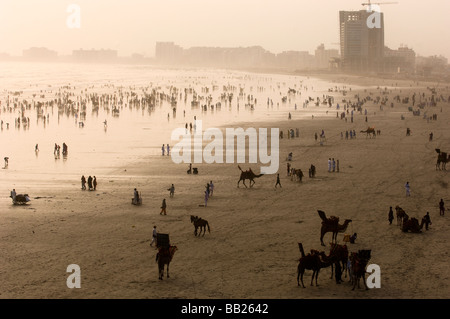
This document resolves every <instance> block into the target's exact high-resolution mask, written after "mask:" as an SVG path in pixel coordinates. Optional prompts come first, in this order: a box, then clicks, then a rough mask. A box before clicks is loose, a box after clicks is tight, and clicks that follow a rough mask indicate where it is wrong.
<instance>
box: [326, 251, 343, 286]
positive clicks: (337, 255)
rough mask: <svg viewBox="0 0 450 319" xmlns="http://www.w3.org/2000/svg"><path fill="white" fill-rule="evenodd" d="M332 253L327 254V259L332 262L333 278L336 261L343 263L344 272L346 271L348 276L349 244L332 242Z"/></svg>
mask: <svg viewBox="0 0 450 319" xmlns="http://www.w3.org/2000/svg"><path fill="white" fill-rule="evenodd" d="M330 245H331V248H330V253H329V255H328V256H326V260H328V261H329V262H330V263H331V278H333V272H334V268H333V264H334V263H335V262H340V263H342V273H344V271H345V278H347V261H348V248H347V245H338V244H334V243H330Z"/></svg>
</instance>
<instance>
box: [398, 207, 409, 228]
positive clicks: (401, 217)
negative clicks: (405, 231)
mask: <svg viewBox="0 0 450 319" xmlns="http://www.w3.org/2000/svg"><path fill="white" fill-rule="evenodd" d="M395 213H396V215H397V226H399V227H401V226H402V225H403V223H404V222H405V221H407V220H408V218H409V216H408V214H406V212H405V211H404V210H403V208H401V207H400V206H398V205H397V206H395Z"/></svg>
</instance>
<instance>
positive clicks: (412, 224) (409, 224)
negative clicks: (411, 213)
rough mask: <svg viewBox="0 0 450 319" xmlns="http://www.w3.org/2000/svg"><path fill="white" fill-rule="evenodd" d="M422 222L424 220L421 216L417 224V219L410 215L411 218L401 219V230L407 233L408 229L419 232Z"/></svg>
mask: <svg viewBox="0 0 450 319" xmlns="http://www.w3.org/2000/svg"><path fill="white" fill-rule="evenodd" d="M423 224H425V220H424V219H423V218H422V222H421V223H420V225H419V220H418V219H417V218H414V217H412V218H411V219H408V220H404V221H403V225H402V231H403V232H405V233H407V232H408V231H410V232H411V233H420V232H422V228H423Z"/></svg>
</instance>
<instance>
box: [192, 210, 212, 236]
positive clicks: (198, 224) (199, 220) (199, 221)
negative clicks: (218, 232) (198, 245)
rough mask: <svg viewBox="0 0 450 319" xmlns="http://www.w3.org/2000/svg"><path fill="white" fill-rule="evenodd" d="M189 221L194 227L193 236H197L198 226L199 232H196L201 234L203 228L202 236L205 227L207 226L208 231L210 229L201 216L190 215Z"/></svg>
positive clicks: (209, 231)
mask: <svg viewBox="0 0 450 319" xmlns="http://www.w3.org/2000/svg"><path fill="white" fill-rule="evenodd" d="M191 223H193V224H194V227H195V230H194V235H195V236H197V229H198V228H200V232H199V233H198V235H199V236H200V235H201V234H202V230H203V236H205V233H206V227H208V233H211V229H210V228H209V224H208V221H207V220H206V219H202V218H199V217H198V216H193V215H191Z"/></svg>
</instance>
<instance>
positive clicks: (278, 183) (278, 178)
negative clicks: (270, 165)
mask: <svg viewBox="0 0 450 319" xmlns="http://www.w3.org/2000/svg"><path fill="white" fill-rule="evenodd" d="M278 185H280V187H281V188H282V186H281V183H280V174H277V182H276V184H275V188H277V186H278Z"/></svg>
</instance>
